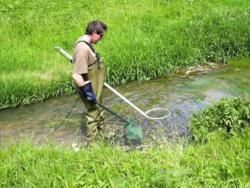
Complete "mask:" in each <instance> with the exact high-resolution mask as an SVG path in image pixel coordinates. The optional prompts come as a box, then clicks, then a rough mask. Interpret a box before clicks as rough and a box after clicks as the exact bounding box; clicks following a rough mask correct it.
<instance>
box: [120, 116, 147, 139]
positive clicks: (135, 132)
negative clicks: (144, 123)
mask: <svg viewBox="0 0 250 188" xmlns="http://www.w3.org/2000/svg"><path fill="white" fill-rule="evenodd" d="M124 136H125V140H126V142H127V143H128V144H140V143H141V142H142V140H143V132H142V128H141V126H140V125H138V124H137V123H136V121H135V120H134V119H132V118H129V119H128V123H127V124H126V125H125V126H124Z"/></svg>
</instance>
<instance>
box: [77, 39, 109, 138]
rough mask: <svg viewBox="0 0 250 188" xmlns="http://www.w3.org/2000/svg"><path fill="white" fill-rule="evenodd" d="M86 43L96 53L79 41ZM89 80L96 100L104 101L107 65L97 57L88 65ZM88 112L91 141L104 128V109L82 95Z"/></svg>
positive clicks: (88, 135) (88, 133)
mask: <svg viewBox="0 0 250 188" xmlns="http://www.w3.org/2000/svg"><path fill="white" fill-rule="evenodd" d="M79 42H84V43H86V44H87V45H88V46H89V47H90V48H91V50H92V51H93V52H94V53H95V54H96V52H95V50H94V49H93V47H92V46H90V45H89V44H88V43H87V42H85V41H79ZM96 56H98V55H97V54H96ZM88 80H90V81H91V84H92V88H93V91H94V93H95V95H96V100H97V102H98V103H102V90H103V85H104V80H105V67H104V63H103V62H102V61H101V60H100V58H99V57H97V60H96V61H95V63H93V64H91V65H89V67H88ZM81 99H82V101H83V103H84V105H85V107H86V109H87V112H86V113H85V114H84V116H85V117H84V118H85V121H86V128H87V139H88V140H89V141H91V140H93V139H94V138H95V137H96V135H97V134H98V132H100V131H101V130H102V129H103V128H104V117H103V109H102V108H100V107H99V106H97V105H95V104H93V103H90V102H89V101H87V100H86V99H85V98H83V97H81Z"/></svg>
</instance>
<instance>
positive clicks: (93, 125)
mask: <svg viewBox="0 0 250 188" xmlns="http://www.w3.org/2000/svg"><path fill="white" fill-rule="evenodd" d="M106 31H107V25H106V24H105V23H103V22H101V21H91V22H89V23H88V25H87V28H86V31H85V34H84V35H83V36H81V37H80V38H79V39H78V40H77V41H76V44H75V49H74V54H73V60H74V67H73V75H72V77H73V79H74V81H75V83H76V85H77V87H78V91H79V94H80V96H81V99H82V101H83V103H84V105H85V107H86V109H87V111H86V113H85V115H84V116H85V122H86V128H87V140H88V142H91V141H93V140H94V138H95V137H96V136H97V134H99V133H101V135H102V131H103V128H104V117H103V109H101V108H100V107H98V106H97V105H96V104H95V102H96V101H98V102H99V103H101V100H102V99H101V94H102V89H103V84H104V79H105V69H104V63H103V62H102V60H101V58H100V56H99V55H98V53H96V51H95V49H94V47H93V45H94V44H96V43H98V42H99V41H100V40H102V39H103V36H104V35H105V33H106Z"/></svg>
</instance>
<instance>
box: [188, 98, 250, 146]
mask: <svg viewBox="0 0 250 188" xmlns="http://www.w3.org/2000/svg"><path fill="white" fill-rule="evenodd" d="M249 126H250V99H249V98H247V97H246V98H242V97H235V98H225V99H222V100H221V101H219V102H217V103H215V104H214V105H213V106H210V107H208V108H206V109H205V110H203V111H201V112H199V113H197V114H195V115H193V117H192V118H191V120H190V123H189V125H188V127H189V130H190V133H191V135H192V139H193V140H194V141H195V142H206V141H208V140H210V139H212V138H213V135H214V134H218V133H219V134H220V135H221V137H223V138H228V137H230V136H232V135H241V134H243V133H244V132H245V129H246V128H247V127H249Z"/></svg>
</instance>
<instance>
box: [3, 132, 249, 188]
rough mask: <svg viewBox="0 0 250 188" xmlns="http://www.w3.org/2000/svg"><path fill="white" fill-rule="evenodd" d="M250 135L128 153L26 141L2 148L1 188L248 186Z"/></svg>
mask: <svg viewBox="0 0 250 188" xmlns="http://www.w3.org/2000/svg"><path fill="white" fill-rule="evenodd" d="M249 161H250V130H249V129H248V130H247V131H246V133H245V135H241V136H238V137H236V136H235V137H232V138H230V139H227V140H224V139H222V138H220V137H219V136H218V135H217V136H216V135H215V138H214V139H213V140H212V141H210V142H208V143H207V144H205V145H192V144H189V145H187V144H184V143H179V144H170V143H163V144H161V145H156V146H151V147H150V148H147V149H146V150H143V151H138V150H134V151H130V152H126V151H124V150H122V149H121V148H120V147H119V146H117V147H114V148H112V147H110V146H108V145H105V144H99V145H97V146H95V147H92V148H82V149H80V150H79V151H77V152H76V151H74V150H73V149H70V148H68V149H65V148H61V147H58V146H53V145H43V146H35V145H32V144H28V143H25V142H24V143H23V142H21V143H20V144H17V145H16V144H12V145H7V146H1V148H0V179H1V182H0V187H248V186H250V181H249V180H250V168H249V167H250V163H249Z"/></svg>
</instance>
